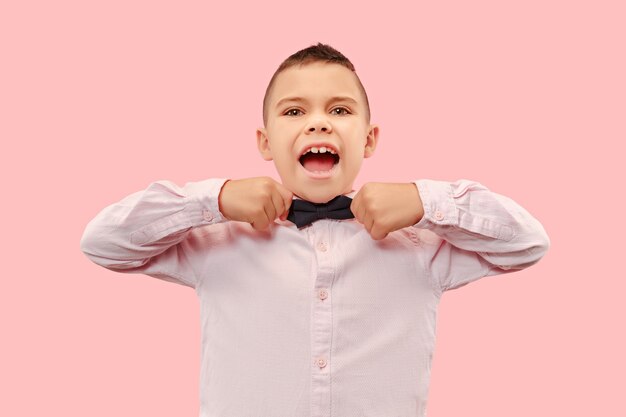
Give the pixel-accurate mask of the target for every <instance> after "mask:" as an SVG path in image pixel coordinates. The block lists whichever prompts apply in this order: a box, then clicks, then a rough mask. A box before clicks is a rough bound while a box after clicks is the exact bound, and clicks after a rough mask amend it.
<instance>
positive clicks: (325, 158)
mask: <svg viewBox="0 0 626 417" xmlns="http://www.w3.org/2000/svg"><path fill="white" fill-rule="evenodd" d="M334 164H335V157H334V156H332V155H331V154H329V153H312V152H309V153H308V154H306V155H305V156H304V157H303V158H302V165H303V166H304V168H306V169H308V170H309V171H330V170H331V168H332V167H333V165H334Z"/></svg>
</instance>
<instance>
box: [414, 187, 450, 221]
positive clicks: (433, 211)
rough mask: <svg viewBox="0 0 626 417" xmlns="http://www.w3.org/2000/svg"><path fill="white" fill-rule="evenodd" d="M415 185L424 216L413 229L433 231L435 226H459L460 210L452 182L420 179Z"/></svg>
mask: <svg viewBox="0 0 626 417" xmlns="http://www.w3.org/2000/svg"><path fill="white" fill-rule="evenodd" d="M413 183H414V184H415V185H416V186H417V190H418V192H419V194H420V199H421V200H422V205H423V207H424V215H423V216H422V218H421V219H420V221H418V222H417V223H415V224H414V225H413V227H418V228H420V229H432V228H433V226H435V225H458V218H459V214H458V208H457V206H456V204H455V203H454V198H453V191H452V184H450V182H448V181H438V180H431V179H420V180H415V181H413Z"/></svg>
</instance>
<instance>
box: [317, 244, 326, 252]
mask: <svg viewBox="0 0 626 417" xmlns="http://www.w3.org/2000/svg"><path fill="white" fill-rule="evenodd" d="M317 249H319V250H320V251H322V252H326V249H327V247H326V243H324V242H320V243H318V244H317Z"/></svg>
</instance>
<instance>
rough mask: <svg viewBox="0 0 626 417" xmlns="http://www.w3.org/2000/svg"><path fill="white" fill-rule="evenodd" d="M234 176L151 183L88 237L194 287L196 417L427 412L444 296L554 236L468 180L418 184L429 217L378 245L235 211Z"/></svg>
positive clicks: (509, 266) (115, 267) (106, 251)
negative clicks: (258, 221)
mask: <svg viewBox="0 0 626 417" xmlns="http://www.w3.org/2000/svg"><path fill="white" fill-rule="evenodd" d="M225 181H226V179H225V178H210V179H206V180H203V181H198V182H188V183H186V184H185V185H184V186H183V187H180V186H178V185H176V184H174V183H172V182H170V181H167V180H161V181H156V182H153V183H152V184H150V185H149V186H148V187H147V188H146V189H145V190H142V191H138V192H135V193H133V194H131V195H129V196H127V197H125V198H124V199H122V200H121V201H119V202H117V203H115V204H112V205H110V206H108V207H106V208H104V209H103V210H102V211H101V212H100V213H98V215H97V216H96V217H95V218H94V219H92V220H91V221H90V222H89V224H88V225H87V227H86V229H85V231H84V234H83V237H82V239H81V242H80V246H81V250H82V251H83V252H84V253H85V255H86V256H87V257H88V258H89V259H91V260H92V261H93V262H95V263H96V264H98V265H101V266H103V267H105V268H108V269H110V270H112V271H116V272H123V273H142V274H146V275H149V276H152V277H155V278H159V279H163V280H167V281H171V282H175V283H178V284H182V285H186V286H189V287H192V288H194V289H195V291H196V293H197V295H198V299H199V301H200V312H201V325H202V349H201V352H202V357H201V369H200V417H330V416H333V417H334V416H337V417H424V416H425V412H426V411H425V410H426V404H427V398H428V387H429V380H430V369H431V361H432V355H433V349H434V345H435V324H436V318H437V306H438V304H439V300H440V297H441V295H442V293H443V292H444V291H446V290H451V289H454V288H458V287H461V286H463V285H466V284H468V283H470V282H472V281H475V280H477V279H479V278H482V277H486V276H490V275H496V274H505V273H509V272H514V271H516V270H520V269H524V268H527V267H529V266H531V265H533V264H535V263H536V262H538V261H539V260H540V259H541V258H542V257H543V256H544V254H545V253H546V251H547V250H548V248H549V246H550V240H549V238H548V236H547V234H546V232H545V230H544V228H543V227H542V225H541V224H540V223H539V221H537V220H536V219H535V218H534V217H533V216H531V215H530V214H529V213H528V212H527V211H526V210H525V209H524V208H522V207H521V206H520V205H518V204H517V203H515V202H514V201H513V200H511V199H510V198H508V197H505V196H502V195H499V194H496V193H494V192H492V191H490V190H488V189H487V188H486V187H485V186H483V185H481V184H479V183H477V182H473V181H470V180H465V179H461V180H458V181H455V182H446V181H438V180H429V179H421V180H416V181H414V183H415V184H416V185H417V187H418V191H419V193H420V197H421V199H422V203H423V205H424V216H423V218H422V219H421V220H420V221H419V222H418V223H417V224H415V225H413V226H410V227H406V228H404V229H401V230H397V231H395V232H392V233H390V234H389V235H388V236H387V237H386V238H385V239H382V240H379V241H376V240H374V239H372V238H371V236H370V235H369V234H368V232H367V230H366V229H365V228H364V227H363V225H362V224H360V223H359V222H357V221H356V220H355V219H347V220H333V219H322V220H318V221H316V222H314V223H313V224H311V225H310V226H307V227H304V228H303V229H301V230H298V229H297V227H296V226H295V224H293V223H291V222H290V221H288V220H285V221H282V220H280V219H278V220H275V222H274V223H272V224H271V225H270V229H269V230H267V231H257V230H254V229H253V228H252V226H251V225H250V224H248V223H244V222H236V221H227V220H226V219H225V218H224V217H223V216H222V214H221V213H220V212H219V209H218V200H217V198H218V195H219V191H220V189H221V187H222V185H223V184H224V182H225ZM356 192H357V191H352V192H351V193H349V194H346V195H347V196H348V197H354V195H355V194H356ZM294 198H297V197H294Z"/></svg>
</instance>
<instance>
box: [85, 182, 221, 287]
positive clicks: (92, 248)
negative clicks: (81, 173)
mask: <svg viewBox="0 0 626 417" xmlns="http://www.w3.org/2000/svg"><path fill="white" fill-rule="evenodd" d="M227 180H228V179H226V178H210V179H206V180H203V181H197V182H188V183H186V184H185V185H184V186H183V187H180V186H178V185H176V184H175V183H173V182H171V181H167V180H160V181H155V182H153V183H151V184H150V185H149V186H148V187H147V188H146V189H145V190H142V191H137V192H135V193H133V194H130V195H128V196H127V197H125V198H123V199H122V200H120V201H118V202H117V203H114V204H111V205H109V206H108V207H105V208H104V209H103V210H102V211H100V212H99V213H98V214H97V215H96V216H95V217H94V218H93V219H92V220H91V221H90V222H89V223H88V224H87V226H86V228H85V230H84V232H83V236H82V238H81V241H80V249H81V250H82V252H83V253H84V254H85V255H86V256H87V258H89V259H90V260H91V261H93V262H94V263H96V264H97V265H100V266H103V267H105V268H107V269H110V270H112V271H116V272H123V273H142V274H146V275H149V276H152V277H155V278H159V279H163V280H165V281H170V282H174V283H178V284H182V285H186V286H189V287H192V288H195V285H196V274H195V272H194V269H193V265H192V263H190V261H189V258H188V254H187V253H186V251H185V246H184V244H183V243H184V240H185V237H186V236H187V234H188V233H189V231H190V230H191V229H192V228H194V227H199V226H206V225H210V224H215V223H221V222H225V221H227V219H226V218H225V217H224V216H223V215H222V213H220V211H219V205H218V196H219V192H220V190H221V189H222V186H223V185H224V183H225V182H226V181H227Z"/></svg>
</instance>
